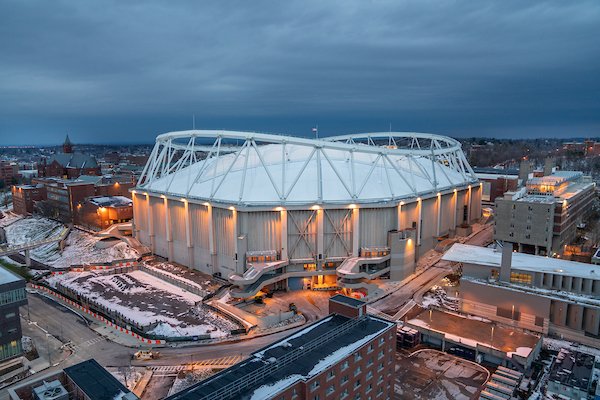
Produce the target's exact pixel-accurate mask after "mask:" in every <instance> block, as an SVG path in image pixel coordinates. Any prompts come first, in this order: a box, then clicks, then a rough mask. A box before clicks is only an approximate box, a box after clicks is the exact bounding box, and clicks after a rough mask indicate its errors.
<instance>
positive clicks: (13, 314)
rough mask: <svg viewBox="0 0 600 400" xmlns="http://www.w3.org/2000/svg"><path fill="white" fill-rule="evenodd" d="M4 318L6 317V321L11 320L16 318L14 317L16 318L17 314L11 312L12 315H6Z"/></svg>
mask: <svg viewBox="0 0 600 400" xmlns="http://www.w3.org/2000/svg"><path fill="white" fill-rule="evenodd" d="M4 317H5V318H6V319H9V318H14V317H15V313H14V312H10V313H8V314H6V315H5V316H4Z"/></svg>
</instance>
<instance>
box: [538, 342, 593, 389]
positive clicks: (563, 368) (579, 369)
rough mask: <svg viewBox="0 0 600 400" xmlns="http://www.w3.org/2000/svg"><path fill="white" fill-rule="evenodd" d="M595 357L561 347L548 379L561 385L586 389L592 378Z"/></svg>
mask: <svg viewBox="0 0 600 400" xmlns="http://www.w3.org/2000/svg"><path fill="white" fill-rule="evenodd" d="M594 360H595V357H594V356H592V355H590V354H585V353H580V352H577V351H571V350H567V349H561V350H560V352H559V353H558V355H557V356H556V359H555V360H554V363H552V368H551V369H550V378H549V379H550V380H551V381H554V382H560V383H561V384H563V385H567V386H571V387H575V388H578V389H583V390H587V389H588V388H589V385H590V381H591V379H592V372H593V369H594Z"/></svg>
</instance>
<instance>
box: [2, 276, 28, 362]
mask: <svg viewBox="0 0 600 400" xmlns="http://www.w3.org/2000/svg"><path fill="white" fill-rule="evenodd" d="M25 304H27V297H26V294H25V280H24V279H23V278H21V277H20V276H17V275H15V274H13V273H12V272H10V271H9V270H7V269H5V268H2V267H0V333H2V334H1V335H0V363H2V362H5V361H7V360H10V359H12V358H15V357H18V356H20V355H21V353H22V352H23V348H22V346H21V337H22V333H21V318H20V316H19V307H20V306H22V305H25Z"/></svg>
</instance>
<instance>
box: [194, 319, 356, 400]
mask: <svg viewBox="0 0 600 400" xmlns="http://www.w3.org/2000/svg"><path fill="white" fill-rule="evenodd" d="M367 318H368V317H367V316H365V315H363V316H361V317H359V318H357V319H352V320H350V321H348V322H345V323H344V324H342V325H340V326H339V327H338V328H337V329H334V330H330V331H328V332H326V333H325V334H323V335H321V336H319V337H318V338H316V339H314V340H311V341H310V342H308V343H306V344H304V345H302V346H300V347H296V348H294V349H292V350H290V351H289V352H288V353H286V354H285V355H283V356H281V357H279V358H277V359H275V360H273V361H271V360H270V359H267V360H263V361H264V362H266V363H267V364H264V365H262V366H261V367H258V368H256V369H255V370H253V371H252V372H250V373H249V374H246V375H244V376H243V377H241V378H238V379H236V380H235V381H233V382H230V383H228V384H227V385H225V386H223V387H221V388H220V389H218V390H216V391H214V392H212V393H210V394H209V395H207V396H204V397H201V399H204V400H225V399H228V398H230V397H232V396H234V395H236V394H238V393H240V392H242V391H244V390H246V389H248V388H250V387H252V386H254V385H256V384H258V383H261V382H264V381H265V378H266V377H267V376H268V375H271V374H272V373H274V372H275V371H277V370H278V369H280V368H283V367H285V366H287V365H289V364H291V363H292V362H294V361H296V360H298V359H299V358H301V357H303V356H304V355H306V354H307V353H309V352H310V351H312V350H315V349H317V348H318V347H320V346H322V345H323V344H324V343H326V342H329V341H331V340H333V339H335V338H336V337H339V336H340V335H342V334H344V333H346V332H348V331H349V330H351V329H353V328H355V327H356V326H357V325H359V324H361V323H362V322H364V321H366V319H367Z"/></svg>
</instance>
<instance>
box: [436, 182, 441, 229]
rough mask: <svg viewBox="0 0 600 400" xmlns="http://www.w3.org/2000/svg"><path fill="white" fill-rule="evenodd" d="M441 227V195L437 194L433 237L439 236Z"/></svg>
mask: <svg viewBox="0 0 600 400" xmlns="http://www.w3.org/2000/svg"><path fill="white" fill-rule="evenodd" d="M441 225H442V194H441V193H440V192H438V194H437V227H436V230H435V232H436V233H435V235H436V236H438V237H439V236H440V230H441V229H442V228H441Z"/></svg>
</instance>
